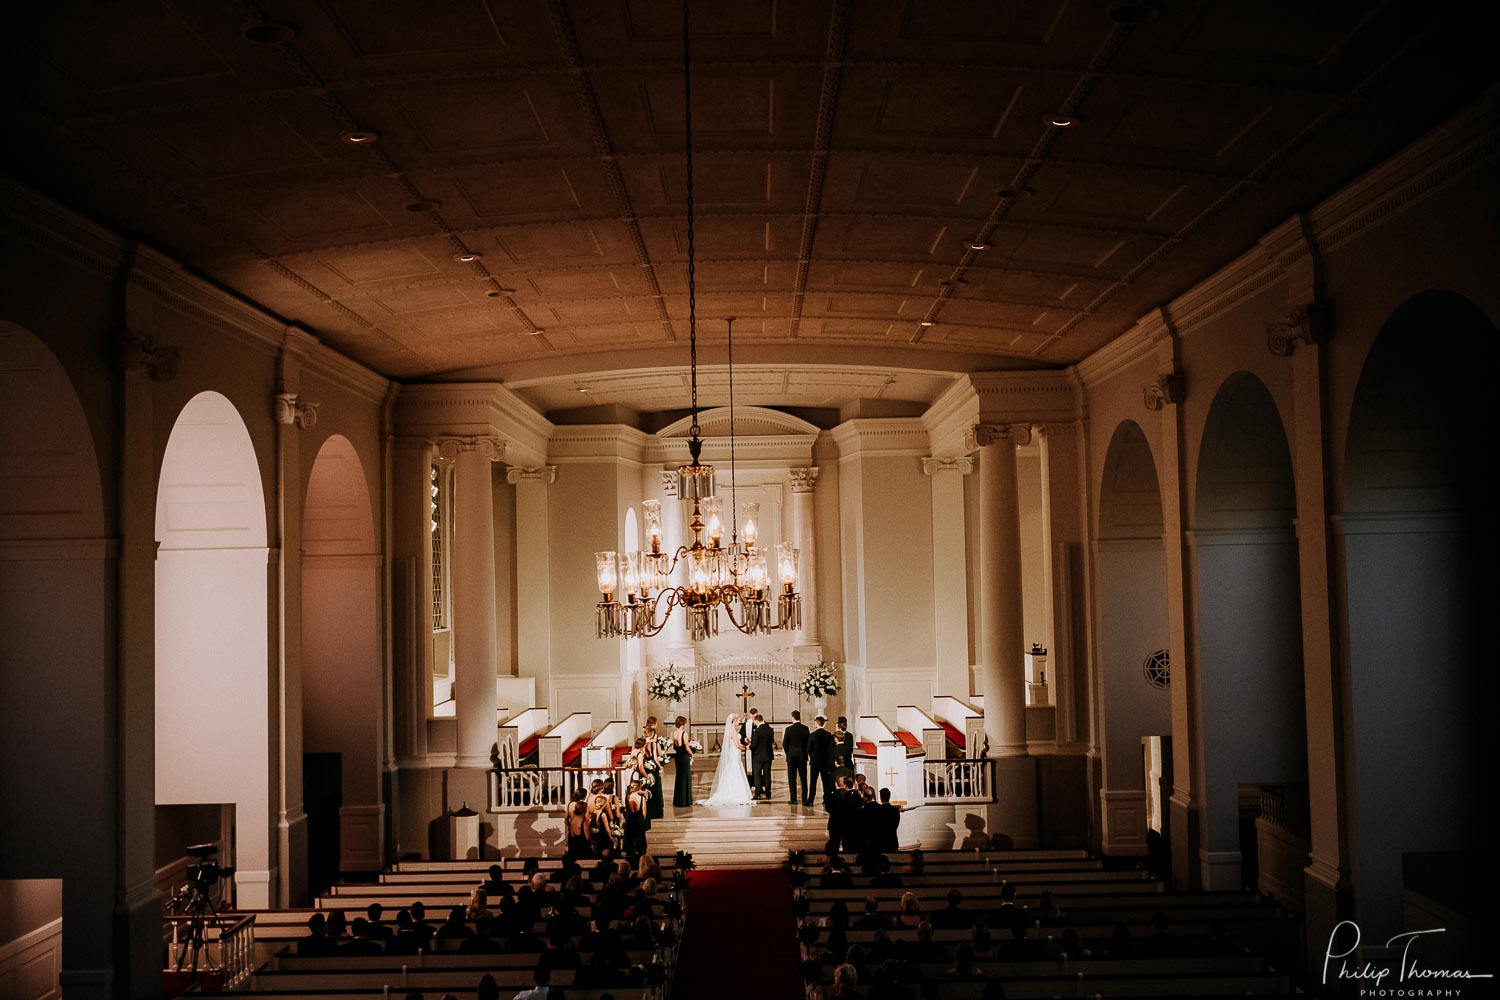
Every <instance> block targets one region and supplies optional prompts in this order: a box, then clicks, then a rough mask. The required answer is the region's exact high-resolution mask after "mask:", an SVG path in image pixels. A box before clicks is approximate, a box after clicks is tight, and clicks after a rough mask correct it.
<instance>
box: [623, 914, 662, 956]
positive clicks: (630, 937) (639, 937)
mask: <svg viewBox="0 0 1500 1000" xmlns="http://www.w3.org/2000/svg"><path fill="white" fill-rule="evenodd" d="M625 947H627V948H638V949H640V950H642V951H650V950H651V949H653V948H655V947H656V925H655V924H653V923H652V922H651V918H650V916H648V915H647V914H645V913H638V914H636V916H635V919H634V920H632V921H630V928H629V929H628V930H626V932H625Z"/></svg>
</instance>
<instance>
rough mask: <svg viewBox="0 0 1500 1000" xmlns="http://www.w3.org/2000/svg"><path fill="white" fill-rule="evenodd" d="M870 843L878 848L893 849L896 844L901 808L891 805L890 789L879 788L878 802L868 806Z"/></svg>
mask: <svg viewBox="0 0 1500 1000" xmlns="http://www.w3.org/2000/svg"><path fill="white" fill-rule="evenodd" d="M870 810H871V811H870V843H871V844H872V845H873V846H874V847H876V848H877V849H878V850H882V851H894V850H896V848H897V846H898V841H899V839H900V838H899V836H898V833H897V831H898V830H899V829H900V827H901V810H900V808H899V807H897V806H893V805H891V790H890V789H889V788H882V789H881V790H880V804H879V805H877V806H871V807H870Z"/></svg>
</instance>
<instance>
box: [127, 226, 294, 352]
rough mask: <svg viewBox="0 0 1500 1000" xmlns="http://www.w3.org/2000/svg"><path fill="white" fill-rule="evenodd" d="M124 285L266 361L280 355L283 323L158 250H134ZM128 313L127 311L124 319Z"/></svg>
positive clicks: (145, 248) (145, 247)
mask: <svg viewBox="0 0 1500 1000" xmlns="http://www.w3.org/2000/svg"><path fill="white" fill-rule="evenodd" d="M127 282H128V284H129V285H130V287H131V288H133V289H139V290H141V291H143V292H146V293H148V294H150V295H151V296H153V297H154V298H155V299H157V301H159V302H160V303H161V304H162V305H165V306H167V307H169V308H171V309H175V310H177V311H178V312H179V313H182V314H183V315H184V316H187V317H189V318H192V319H197V320H200V321H203V322H206V323H208V324H210V326H211V327H212V328H213V331H214V333H215V334H222V333H229V334H231V335H233V336H235V337H236V338H237V339H238V340H239V341H240V343H241V344H243V345H244V346H246V347H248V348H250V349H251V350H255V351H259V352H260V353H262V354H265V355H267V356H268V357H274V356H275V355H277V354H279V353H280V352H281V348H282V344H283V342H284V340H285V337H286V331H287V326H286V324H285V323H284V322H282V321H281V320H279V319H277V318H276V317H274V316H272V315H271V314H269V313H267V312H265V311H263V310H261V309H260V308H259V307H257V306H254V305H251V304H250V303H249V302H247V301H245V300H244V299H241V298H238V297H236V296H235V295H233V294H231V293H230V292H227V291H225V290H224V289H222V288H219V287H218V286H217V285H211V284H209V283H208V282H206V281H204V280H203V279H202V278H199V277H198V276H197V275H195V274H193V273H192V272H190V271H188V270H186V269H185V268H184V267H183V265H182V263H181V262H179V261H177V260H174V259H173V258H171V257H168V256H167V255H166V254H164V253H162V252H160V251H158V250H155V249H153V248H151V247H149V246H145V245H144V244H143V245H141V246H139V247H137V249H136V252H135V255H134V257H133V258H132V259H131V263H130V274H129V276H128V278H127ZM130 312H131V310H129V309H128V308H127V315H129V313H130ZM151 332H153V333H155V332H157V331H156V330H154V329H153V330H152V331H151Z"/></svg>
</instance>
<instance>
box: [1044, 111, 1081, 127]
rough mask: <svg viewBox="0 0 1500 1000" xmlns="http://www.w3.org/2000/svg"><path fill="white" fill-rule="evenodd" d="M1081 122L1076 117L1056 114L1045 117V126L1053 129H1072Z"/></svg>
mask: <svg viewBox="0 0 1500 1000" xmlns="http://www.w3.org/2000/svg"><path fill="white" fill-rule="evenodd" d="M1081 121H1083V119H1082V118H1081V117H1079V116H1078V115H1062V114H1058V115H1048V116H1047V124H1048V125H1051V126H1052V127H1053V128H1072V127H1073V126H1074V125H1077V124H1078V123H1079V122H1081Z"/></svg>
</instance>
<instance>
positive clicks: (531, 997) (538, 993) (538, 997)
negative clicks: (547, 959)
mask: <svg viewBox="0 0 1500 1000" xmlns="http://www.w3.org/2000/svg"><path fill="white" fill-rule="evenodd" d="M531 981H532V982H533V983H535V984H536V985H535V986H534V987H533V988H531V989H529V990H522V991H521V992H520V993H517V994H516V1000H551V997H552V970H551V969H550V968H549V967H547V966H545V965H542V964H541V963H537V967H536V968H535V969H532V970H531Z"/></svg>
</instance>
